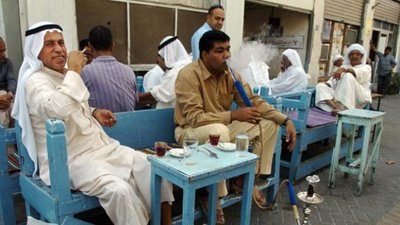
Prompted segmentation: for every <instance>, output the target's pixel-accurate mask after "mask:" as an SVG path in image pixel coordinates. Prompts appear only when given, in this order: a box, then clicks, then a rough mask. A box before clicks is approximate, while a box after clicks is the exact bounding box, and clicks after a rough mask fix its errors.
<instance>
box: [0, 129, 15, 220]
mask: <svg viewBox="0 0 400 225" xmlns="http://www.w3.org/2000/svg"><path fill="white" fill-rule="evenodd" d="M15 143H16V140H15V129H14V128H3V127H0V225H4V224H6V225H8V224H16V214H15V208H14V201H13V195H14V194H15V193H17V192H19V191H20V187H19V181H18V174H19V173H18V171H14V172H10V170H9V164H8V161H7V159H8V154H7V145H9V144H15Z"/></svg>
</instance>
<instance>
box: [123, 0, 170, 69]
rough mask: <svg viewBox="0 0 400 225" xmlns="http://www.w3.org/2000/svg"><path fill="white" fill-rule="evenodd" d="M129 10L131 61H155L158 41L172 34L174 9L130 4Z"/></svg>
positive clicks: (137, 62) (133, 62)
mask: <svg viewBox="0 0 400 225" xmlns="http://www.w3.org/2000/svg"><path fill="white" fill-rule="evenodd" d="M130 10H131V11H130V14H131V15H130V22H131V35H130V38H131V63H132V64H148V63H155V61H156V56H157V46H158V44H159V43H160V41H161V40H162V39H163V38H164V37H166V36H168V35H171V36H173V35H174V30H175V29H174V26H175V24H174V20H175V9H172V8H164V7H157V6H147V5H138V4H131V5H130ZM150 15H151V16H150Z"/></svg>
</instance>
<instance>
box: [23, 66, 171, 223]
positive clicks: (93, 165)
mask: <svg viewBox="0 0 400 225" xmlns="http://www.w3.org/2000/svg"><path fill="white" fill-rule="evenodd" d="M25 90H26V102H27V104H28V109H29V115H30V119H31V122H32V127H33V131H34V138H35V143H36V149H37V155H38V162H39V169H40V178H41V179H42V180H43V181H44V182H45V183H46V184H47V185H50V179H49V168H48V160H47V158H48V157H47V149H46V129H45V120H46V119H48V118H58V119H63V120H64V122H65V126H66V127H65V128H66V131H65V132H66V138H67V150H68V165H69V177H70V184H71V187H72V189H77V190H80V191H82V192H83V193H85V194H86V195H90V196H97V197H98V198H99V200H100V204H101V205H102V207H103V208H104V209H105V211H106V212H107V214H108V216H109V217H110V219H111V220H112V222H113V223H114V224H147V223H148V221H149V212H150V201H151V197H150V163H149V162H148V161H147V160H146V155H145V154H144V153H142V152H139V151H134V150H133V149H131V148H128V147H126V146H122V145H120V144H119V142H118V141H116V140H114V139H112V138H110V137H108V135H107V134H106V133H105V132H104V130H103V129H102V127H101V125H100V124H99V123H98V122H97V120H96V119H94V118H93V117H92V116H91V114H92V110H91V108H90V107H89V104H88V99H89V92H88V90H87V88H86V87H85V84H84V83H83V81H82V79H81V77H80V76H79V75H78V74H77V73H75V72H72V71H68V72H67V73H66V74H65V76H64V75H63V74H61V73H58V72H56V71H54V70H50V69H47V68H43V69H41V70H39V71H38V72H35V73H34V74H32V75H31V76H30V77H29V78H28V80H27V82H26V85H25ZM136 181H137V182H136ZM163 185H166V187H165V189H166V191H164V192H163V193H162V201H169V202H172V201H173V196H172V189H171V187H170V186H169V185H168V184H166V182H164V183H163ZM161 190H164V188H162V189H161Z"/></svg>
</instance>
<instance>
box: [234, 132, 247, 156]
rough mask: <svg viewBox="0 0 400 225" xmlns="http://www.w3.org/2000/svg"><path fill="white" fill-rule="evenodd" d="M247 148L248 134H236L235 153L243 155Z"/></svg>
mask: <svg viewBox="0 0 400 225" xmlns="http://www.w3.org/2000/svg"><path fill="white" fill-rule="evenodd" d="M248 149H249V136H248V135H247V134H245V133H240V134H237V135H236V155H237V156H238V157H245V154H243V152H245V151H246V152H247V151H248Z"/></svg>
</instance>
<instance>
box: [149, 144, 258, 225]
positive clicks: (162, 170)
mask: <svg viewBox="0 0 400 225" xmlns="http://www.w3.org/2000/svg"><path fill="white" fill-rule="evenodd" d="M206 145H207V148H208V149H212V151H213V152H215V153H217V154H218V157H219V158H218V159H215V158H210V157H209V155H208V154H203V153H202V152H198V153H197V154H192V155H190V156H189V157H188V158H189V159H190V160H191V161H194V162H195V163H196V164H195V165H185V164H184V163H183V162H182V160H181V159H178V158H175V157H173V156H170V155H169V154H167V155H166V156H165V157H156V156H149V157H148V160H149V161H150V162H151V163H152V174H154V176H159V177H162V178H165V179H167V180H169V181H171V182H172V183H174V184H176V185H178V186H180V187H181V188H183V190H184V200H183V201H184V202H183V212H182V216H183V224H193V219H194V194H195V190H196V189H198V188H202V187H207V186H209V190H211V191H210V196H209V198H210V199H214V201H212V200H211V201H210V202H209V203H210V204H209V206H208V207H209V214H211V215H210V217H209V218H208V219H209V221H208V223H209V224H214V219H215V214H214V213H215V211H216V205H215V202H216V201H215V200H216V196H217V193H216V185H215V184H216V183H218V182H220V181H222V180H226V179H228V178H231V177H236V176H239V175H241V174H245V177H244V178H245V179H244V181H245V182H246V183H245V185H244V193H243V196H244V197H243V199H242V200H243V202H242V212H244V213H242V216H243V218H244V219H243V218H242V223H241V224H250V217H248V218H247V216H248V215H249V214H250V210H251V194H252V188H253V182H254V166H255V161H256V160H257V156H256V155H254V154H252V153H248V152H245V153H243V154H245V157H238V156H237V155H236V153H235V152H225V151H220V150H218V149H217V148H215V147H212V146H211V145H209V144H206ZM203 147H204V145H203V146H199V150H200V151H202V150H201V149H202V148H203ZM155 181H156V180H155V179H153V182H155ZM153 187H155V188H157V189H156V191H155V192H160V186H159V185H153ZM158 199H159V198H158V196H155V198H153V201H156V202H152V206H154V207H158V206H157V204H158V205H159V202H158V201H159V200H158ZM211 203H213V204H211ZM154 210H156V209H154ZM213 214H214V215H213ZM246 215H247V216H246ZM154 216H155V215H152V217H154ZM155 219H156V218H153V219H152V220H153V221H156V220H155ZM154 224H158V223H154Z"/></svg>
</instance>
